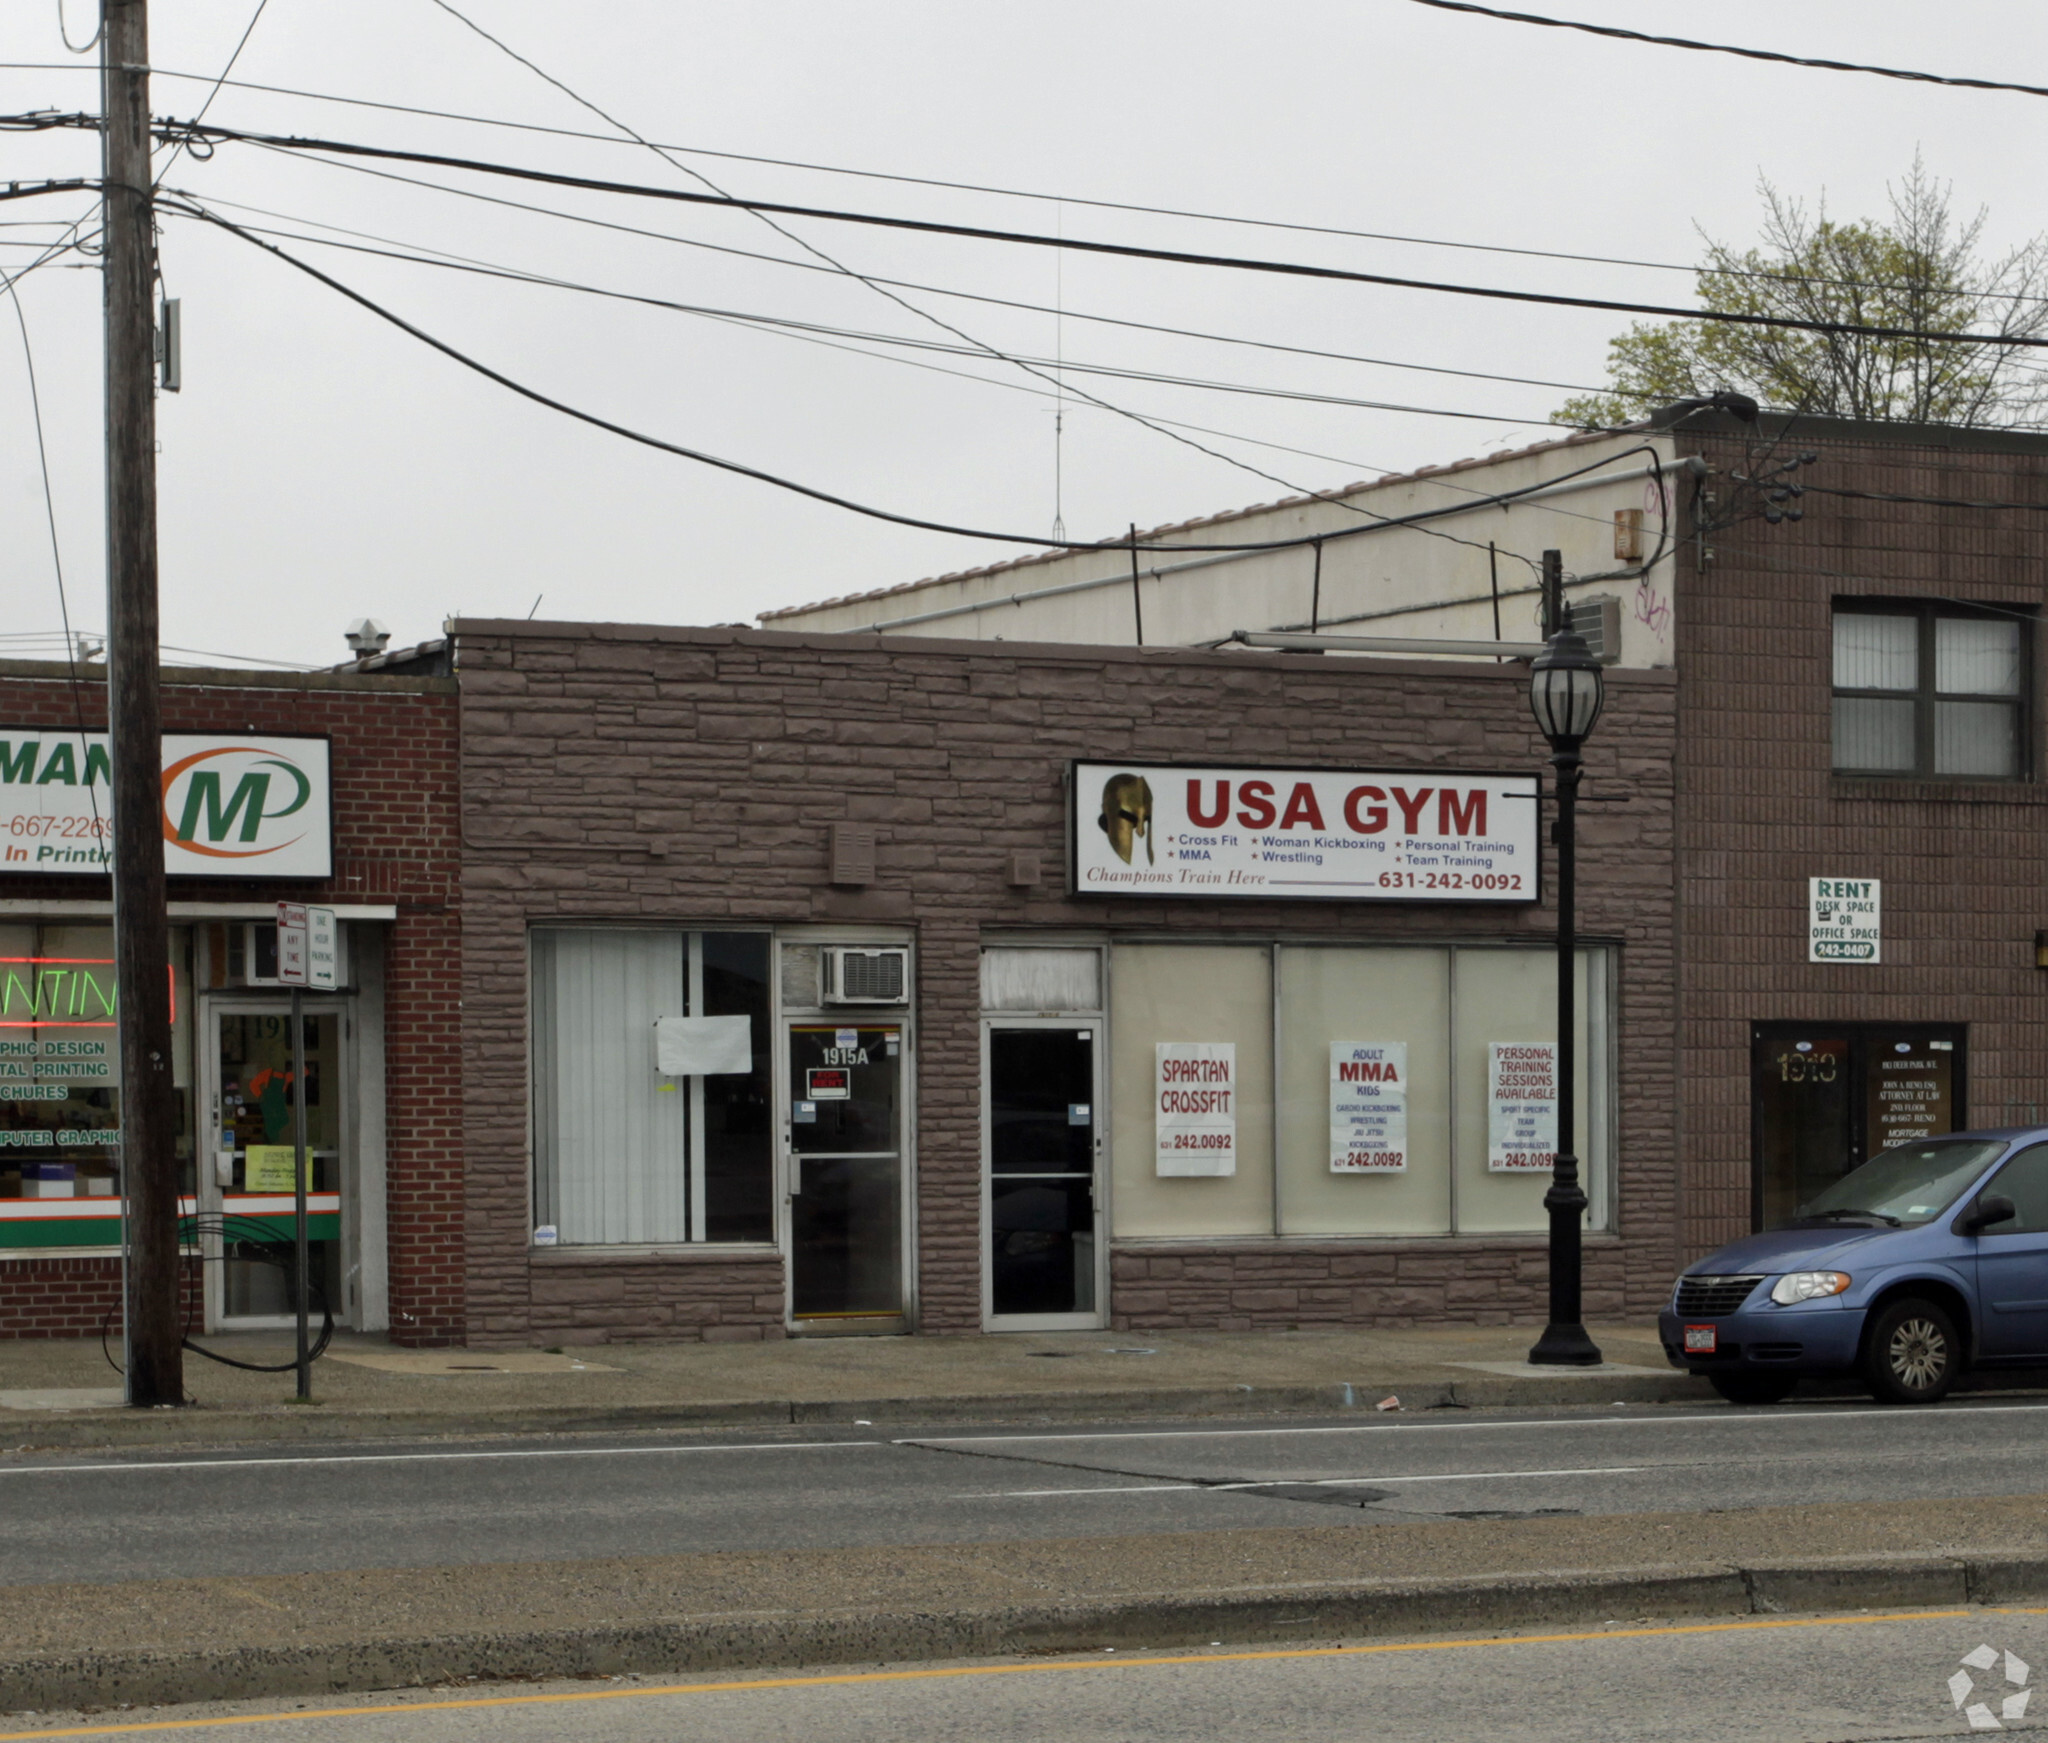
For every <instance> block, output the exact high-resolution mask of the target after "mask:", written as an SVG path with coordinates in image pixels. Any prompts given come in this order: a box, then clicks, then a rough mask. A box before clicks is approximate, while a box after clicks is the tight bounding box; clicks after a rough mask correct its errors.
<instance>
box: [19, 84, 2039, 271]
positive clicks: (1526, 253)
mask: <svg viewBox="0 0 2048 1743" xmlns="http://www.w3.org/2000/svg"><path fill="white" fill-rule="evenodd" d="M0 68H8V69H18V70H22V71H30V72H37V71H42V72H75V71H79V70H81V69H78V68H75V67H69V66H66V65H64V64H63V63H61V62H57V61H0ZM150 72H151V75H152V76H153V77H155V78H161V79H182V80H187V81H191V82H194V83H198V84H223V85H226V86H227V87H228V88H229V89H230V90H238V91H261V92H264V93H266V94H270V95H275V96H282V97H301V98H304V99H306V100H307V101H309V102H315V103H336V104H342V105H345V106H348V107H351V108H359V109H376V110H381V111H385V112H387V113H391V114H396V115H417V116H420V117H422V118H424V119H428V120H434V121H457V122H462V123H464V124H466V125H469V126H474V127H498V128H504V129H507V130H510V131H514V132H520V133H537V134H544V135H547V136H549V137H551V138H556V139H576V140H585V141H588V142H590V143H592V144H596V145H637V144H639V143H640V142H639V141H638V140H637V139H622V138H620V137H619V136H618V135H616V134H610V133H592V132H589V131H587V130H586V129H583V128H579V127H549V126H546V125H543V124H542V123H540V122H536V121H512V120H508V119H506V118H505V117H503V116H497V115H475V114H469V113H467V112H465V111H462V110H456V109H429V108H423V107H421V106H419V105H418V104H413V103H388V102H380V101H378V100H376V99H374V98H370V97H344V96H341V95H339V94H337V93H335V92H331V91H308V90H303V89H301V88H299V87H297V86H293V85H269V84H262V83H258V82H255V81H252V80H248V79H216V78H215V77H214V75H212V74H211V73H181V72H173V71H172V70H171V69H169V68H168V67H152V68H151V69H150ZM650 148H651V149H653V150H657V151H662V152H676V153H679V154H681V155H682V156H685V157H711V158H717V159H719V160H720V161H722V162H728V163H750V164H759V165H762V166H763V167H765V168H770V169H793V170H801V171H804V172H805V173H807V174H813V175H832V176H851V177H855V178H858V179H860V180H864V181H881V182H895V183H899V184H901V185H903V186H905V187H920V188H937V189H941V190H944V191H947V192H953V193H970V194H993V195H995V196H997V197H998V198H1002V199H1011V200H1036V201H1041V202H1044V203H1046V204H1057V205H1069V206H1086V207H1090V208H1092V209H1094V210H1096V211H1103V212H1131V213H1136V214H1139V215H1141V216H1145V217H1155V218H1186V219H1190V220H1192V221H1194V222H1196V223H1202V224H1235V225H1241V226H1244V227H1246V228H1250V229H1260V230H1286V231H1292V232H1294V233H1296V234H1299V235H1304V236H1335V237H1341V238H1345V239H1347V240H1352V241H1360V242H1392V243H1396V244H1398V245H1400V246H1402V247H1409V248H1452V249H1459V250H1463V251H1466V252H1469V253H1475V254H1507V255H1514V256H1516V257H1518V258H1521V259H1527V260H1561V261H1565V262H1568V263H1571V264H1575V265H1582V266H1620V267H1627V268H1631V269H1635V270H1640V271H1644V272H1683V273H1691V274H1694V275H1697V274H1699V273H1702V272H1709V273H1711V274H1712V275H1713V276H1715V277H1717V278H1733V279H1755V280H1758V281H1760V282H1764V283H1770V284H1788V285H1822V286H1831V287H1835V288H1838V289H1843V290H1882V289H1885V288H1887V287H1885V286H1884V285H1882V284H1878V283H1876V282H1874V281H1872V280H1868V279H1855V278H1828V277H1823V276H1819V275H1809V274H1805V273H1789V272H1759V271H1755V270H1753V269H1750V268H1744V267H1701V266H1699V265H1698V264H1696V263H1694V264H1687V263H1684V262H1681V261H1675V260H1638V259H1635V258H1633V257H1632V256H1628V255H1612V254H1577V253H1572V252H1570V251H1567V250H1561V249H1551V248H1518V247H1516V246H1514V245H1513V244H1510V243H1503V242H1465V241H1460V240H1458V239H1456V238H1452V237H1442V236H1405V235H1402V234H1400V233H1398V232H1396V231H1389V230H1353V229H1348V228H1346V227H1344V226H1342V225H1335V224H1304V223H1300V222H1295V221H1291V220H1287V219H1281V218H1250V217H1245V216H1244V215H1242V214H1240V213H1233V212H1200V211H1196V210H1193V209H1192V208H1189V207H1184V206H1150V205H1145V204H1143V203H1141V202H1138V201H1132V200H1103V199H1091V198H1088V197H1086V196H1084V195H1079V194H1060V193H1047V192H1045V191H1044V190H1042V189H1034V188H1008V187H1002V186H1000V185H998V184H994V183H989V182H962V181H952V180H948V179H947V178H945V177H942V176H917V175H908V174H904V173H902V172H900V171H892V170H877V169H858V168H855V167H853V166H851V165H847V164H831V163H813V162H811V161H809V160H807V159H803V158H788V157H766V156H763V155H761V154H760V153H758V152H746V151H721V150H718V149H717V148H715V147H712V146H708V145H675V144H663V143H659V142H650ZM877 282H879V283H888V282H892V281H889V280H877ZM1978 294H1979V295H1982V296H1985V297H1989V298H1992V299H1995V300H2001V301H2008V302H2041V301H2044V300H2048V299H2044V298H2041V297H2031V296H2028V295H2026V294H2025V293H2023V292H2019V291H1984V292H1980V293H1978Z"/></svg>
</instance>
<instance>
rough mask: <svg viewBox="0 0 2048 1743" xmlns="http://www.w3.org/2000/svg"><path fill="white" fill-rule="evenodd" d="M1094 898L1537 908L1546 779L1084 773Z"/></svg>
mask: <svg viewBox="0 0 2048 1743" xmlns="http://www.w3.org/2000/svg"><path fill="white" fill-rule="evenodd" d="M1071 803H1072V815H1071V818H1070V820H1069V829H1070V834H1071V839H1072V841H1073V854H1074V871H1073V875H1074V890H1075V892H1076V893H1077V894H1079V895H1083V896H1181V897H1187V896H1201V897H1215V896H1250V897H1254V898H1258V897H1263V898H1266V899H1268V900H1271V899H1274V898H1280V899H1292V900H1296V901H1321V902H1328V901H1345V902H1359V901H1374V902H1533V901H1535V900H1536V899H1537V896H1538V894H1539V893H1540V892H1539V891H1538V888H1537V881H1536V873H1537V865H1538V859H1539V855H1538V852H1537V820H1536V778H1535V777H1534V776H1533V775H1472V774H1458V773H1454V772H1451V771H1448V770H1430V771H1427V772H1423V773H1415V772H1410V773H1407V774H1401V773H1387V772H1385V771H1375V770H1370V769H1298V768H1258V767H1252V768H1242V767H1240V768H1209V767H1196V766H1187V765H1166V764H1158V763H1096V762H1077V763H1075V764H1074V765H1073V775H1072V781H1071Z"/></svg>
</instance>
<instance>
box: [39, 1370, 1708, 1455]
mask: <svg viewBox="0 0 2048 1743" xmlns="http://www.w3.org/2000/svg"><path fill="white" fill-rule="evenodd" d="M1390 1393H1392V1394H1397V1395H1398V1396H1399V1397H1400V1399H1401V1403H1402V1407H1403V1408H1404V1409H1405V1410H1409V1411H1418V1410H1440V1409H1446V1408H1456V1407H1460V1406H1462V1407H1467V1408H1471V1409H1499V1408H1512V1407H1517V1406H1520V1407H1530V1406H1560V1405H1606V1404H1616V1403H1626V1404H1696V1403H1702V1402H1705V1401H1706V1400H1707V1399H1709V1398H1711V1396H1712V1393H1711V1392H1710V1391H1709V1390H1708V1388H1707V1386H1706V1385H1705V1383H1704V1382H1702V1381H1699V1380H1694V1379H1691V1378H1689V1377H1688V1376H1686V1375H1683V1374H1677V1373H1674V1374H1671V1375H1669V1376H1665V1375H1661V1374H1660V1375H1656V1376H1650V1375H1642V1374H1617V1375H1613V1376H1611V1377H1609V1378H1606V1379H1601V1380H1571V1381H1553V1380H1522V1379H1510V1378H1505V1377H1501V1378H1495V1377H1490V1376H1481V1375H1475V1376H1473V1377H1472V1378H1470V1379H1458V1380H1449V1381H1445V1380H1428V1381H1403V1380H1361V1381H1356V1382H1340V1383H1336V1384H1332V1385H1324V1386H1186V1387H1156V1388H1144V1389H1126V1390H1118V1391H1100V1392H1096V1391H1062V1392H986V1393H964V1394H957V1395H939V1396H931V1397H902V1398H826V1399H760V1400H735V1401H733V1402H730V1403H717V1404H594V1405H584V1404H538V1405H529V1406H521V1407H519V1408H516V1409H515V1408H505V1409H477V1410H350V1411H338V1410H337V1411H331V1412H330V1411H328V1410H326V1409H324V1408H321V1407H318V1406H316V1407H314V1408H311V1409H305V1408H297V1407H287V1406H284V1405H277V1406H272V1407H269V1408H265V1409H260V1410H215V1409H206V1408H196V1407H195V1408H192V1409H187V1410H164V1411H146V1412H145V1411H129V1410H95V1411H90V1412H87V1411H74V1412H68V1413H58V1412H50V1413H41V1412H33V1411H21V1412H15V1411H0V1447H6V1446H19V1447H23V1448H27V1447H63V1448H72V1449H87V1448H114V1447H196V1446H233V1445H240V1444H250V1443H261V1442H268V1441H352V1440H404V1439H429V1438H433V1437H436V1436H442V1435H469V1434H534V1433H550V1432H553V1433H567V1432H583V1433H595V1432H614V1433H625V1432H633V1431H638V1430H647V1429H662V1428H763V1427H768V1426H781V1427H789V1426H792V1425H796V1426H801V1425H804V1424H828V1423H829V1424H841V1425H844V1424H847V1423H853V1422H864V1423H885V1422H886V1423H895V1424H902V1423H940V1422H945V1423H960V1422H1016V1421H1037V1420H1046V1421H1060V1422H1068V1421H1087V1420H1091V1419H1100V1418H1105V1417H1123V1416H1136V1417H1150V1416H1245V1415H1261V1414H1273V1415H1278V1414H1287V1413H1292V1414H1306V1413H1315V1414H1322V1415H1341V1414H1343V1413H1344V1412H1346V1411H1353V1410H1356V1411H1366V1412H1370V1411H1371V1410H1372V1409H1373V1408H1374V1406H1375V1405H1376V1404H1377V1403H1378V1401H1379V1400H1380V1399H1382V1398H1384V1397H1386V1396H1388V1395H1389V1394H1390Z"/></svg>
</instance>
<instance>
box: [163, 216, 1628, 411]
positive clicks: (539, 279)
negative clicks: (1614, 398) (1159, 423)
mask: <svg viewBox="0 0 2048 1743" xmlns="http://www.w3.org/2000/svg"><path fill="white" fill-rule="evenodd" d="M183 197H184V198H186V199H190V200H194V201H195V202H198V203H204V204H209V205H212V204H219V205H232V204H234V203H235V202H232V201H202V200H201V198H200V196H198V195H195V194H192V193H190V192H188V191H186V192H183ZM249 228H250V230H251V231H252V232H253V233H255V234H257V235H261V236H274V237H277V238H279V239H280V240H284V241H295V242H310V243H313V244H314V245H316V246H318V247H322V248H338V249H346V250H348V251H349V252H351V253H356V254H365V255H371V256H374V257H377V258H380V259H385V260H399V261H405V262H408V263H410V264H412V265H416V266H432V267H437V268H440V269H442V270H444V271H452V272H463V273H470V274H474V275H476V276H478V277H483V278H496V279H504V280H507V281H508V282H511V283H515V284H531V285H539V286H542V287H545V288H548V289H553V290H567V291H575V292H578V293H580V294H583V295H587V296H596V297H603V298H607V299H610V300H613V301H618V302H628V303H636V304H639V305H641V306H643V307H647V308H656V309H667V310H670V311H673V312H675V313H678V314H686V315H701V316H704V317H706V318H708V319H710V320H715V321H725V322H730V323H734V324H737V325H741V326H748V327H766V328H778V329H785V330H788V331H790V332H793V333H802V334H814V335H818V336H822V337H830V338H835V339H851V340H864V341H866V342H867V343H869V344H874V345H887V346H893V347H901V348H905V349H909V350H915V351H935V352H939V353H941V354H943V355H946V356H952V357H984V358H985V357H987V355H988V353H987V352H985V351H983V350H982V349H980V348H979V347H977V346H970V345H950V344H946V343H944V342H943V341H940V340H936V339H912V338H908V337H905V336H902V335H899V334H893V333H876V332H870V331H864V330H862V329H859V328H847V327H834V326H828V325H826V324H824V323H822V322H816V321H802V320H797V319H795V318H794V317H791V316H783V315H763V314H755V313H751V312H749V311H747V310H742V309H724V308H717V307H714V306H710V305H706V304H700V303H684V302H676V301H674V300H672V299H670V298H667V297H657V296H650V295H647V294H645V293H644V292H639V291H626V290H615V289H612V288H610V287H608V286H604V285H593V284H587V283H583V282H581V281H578V280H575V279H566V278H560V277H557V276H555V275H553V274H551V273H539V272H531V271H525V270H522V269H520V268H516V267H507V266H500V265H495V264H492V263H490V262H487V261H480V260H476V259H473V258H468V257H464V256H460V255H452V254H448V253H446V252H445V251H442V250H434V251H431V252H428V253H409V252H407V251H405V250H404V249H403V248H380V247H374V246H371V245H369V244H368V243H366V242H342V241H336V240H334V239H333V238H331V237H325V236H310V235H303V234H298V233H295V232H291V231H278V230H272V229H269V228H267V227H265V226H262V225H251V226H249ZM865 354H866V355H874V353H872V352H869V353H865ZM1009 355H1011V356H1013V357H1020V358H1021V359H1022V360H1023V361H1024V362H1026V363H1030V364H1034V365H1041V366H1045V367H1058V368H1060V369H1065V370H1072V371H1078V372H1079V373H1081V374H1083V375H1098V376H1105V377H1110V378H1113V379H1116V380H1119V381H1142V382H1146V383H1148V384H1152V385H1156V386H1164V387H1180V388H1191V389H1197V390H1201V391H1204V392H1212V393H1231V394H1245V395H1251V396H1254V397H1258V398H1265V399H1283V400H1294V401H1300V402H1303V403H1306V404H1313V405H1329V406H1339V407H1343V408H1345V409H1349V410H1361V411H1390V412H1409V413H1414V414H1416V415H1418V416H1423V417H1444V418H1463V419H1467V420H1470V421H1472V422H1477V423H1492V424H1528V425H1530V426H1532V427H1535V428H1542V429H1549V428H1553V427H1554V426H1553V425H1552V424H1551V422H1550V420H1549V419H1548V418H1540V417H1536V418H1532V417H1523V416H1519V415H1514V414H1509V413H1505V412H1474V411H1458V410H1453V409H1451V408H1449V407H1444V406H1414V405H1401V404H1397V403H1394V402H1392V401H1387V400H1369V399H1355V398H1348V397H1346V396H1343V395H1340V394H1323V393H1310V392H1307V391H1305V390H1302V389H1296V388H1283V387H1266V386H1261V385H1258V384H1256V383H1249V382H1233V381H1209V380H1204V379H1202V378H1200V377H1196V376H1187V375H1170V374H1167V373H1165V372H1162V371H1157V370H1144V369H1133V368H1128V367H1124V366H1121V365H1116V364H1101V363H1077V362H1074V361H1072V360H1071V359H1068V360H1064V361H1059V362H1057V363H1055V360H1053V359H1049V358H1043V357H1030V356H1026V355H1024V354H1022V353H1015V352H1013V353H1009ZM968 379H972V380H987V379H988V378H987V377H985V376H974V377H969V378H968ZM1589 391H1590V390H1589Z"/></svg>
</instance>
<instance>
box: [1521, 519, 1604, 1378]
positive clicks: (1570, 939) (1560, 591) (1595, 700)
mask: <svg viewBox="0 0 2048 1743" xmlns="http://www.w3.org/2000/svg"><path fill="white" fill-rule="evenodd" d="M1543 581H1544V594H1545V598H1546V599H1547V601H1548V618H1549V622H1548V628H1549V630H1550V634H1549V637H1548V638H1547V641H1546V643H1545V646H1544V649H1543V652H1542V653H1540V654H1538V655H1537V656H1536V658H1535V659H1534V660H1533V661H1531V662H1530V665H1529V708H1530V712H1532V713H1533V714H1534V715H1535V716H1536V726H1537V730H1538V731H1540V732H1541V733H1542V734H1543V736H1544V737H1545V738H1546V739H1548V740H1549V741H1550V764H1551V767H1552V768H1554V769H1555V770H1556V771H1557V780H1556V786H1557V823H1556V840H1557V1083H1556V1095H1557V1100H1556V1103H1555V1106H1556V1108H1557V1150H1556V1152H1555V1154H1554V1155H1553V1156H1552V1158H1551V1176H1550V1190H1549V1191H1548V1192H1546V1193H1545V1194H1544V1195H1543V1208H1544V1210H1545V1211H1546V1212H1547V1213H1548V1214H1549V1217H1550V1322H1549V1324H1547V1325H1546V1326H1545V1327H1544V1328H1543V1335H1542V1336H1541V1337H1540V1338H1538V1339H1537V1340H1536V1345H1535V1347H1534V1348H1533V1349H1531V1350H1530V1352H1529V1360H1530V1361H1531V1362H1532V1363H1541V1364H1544V1365H1546V1366H1552V1367H1595V1366H1598V1364H1599V1362H1600V1360H1601V1355H1600V1349H1599V1346H1598V1345H1597V1344H1595V1343H1594V1342H1593V1340H1592V1339H1591V1338H1590V1337H1588V1336H1587V1335H1586V1328H1585V1326H1584V1325H1583V1324H1582V1323H1581V1321H1580V1312H1581V1310H1580V1305H1579V1297H1580V1286H1579V1285H1580V1233H1581V1229H1582V1227H1583V1224H1584V1221H1585V1215H1586V1189H1585V1188H1584V1187H1583V1186H1581V1185H1580V1184H1579V1158H1578V1155H1577V1133H1576V1130H1575V1126H1576V1108H1575V1106H1574V1103H1575V1100H1576V1097H1575V1096H1574V1094H1573V1089H1574V1081H1573V1078H1574V1072H1575V1071H1576V1068H1577V1064H1578V1061H1577V1058H1576V1054H1577V1051H1578V1049H1577V1047H1576V1045H1575V1042H1576V1035H1577V1023H1578V1012H1577V1008H1576V1006H1577V1000H1576V996H1575V995H1576V992H1577V980H1578V974H1577V970H1578V963H1577V955H1578V938H1577V917H1576V915H1575V913H1574V911H1573V907H1574V899H1575V893H1576V892H1575V888H1574V884H1575V878H1576V874H1577V871H1578V866H1577V863H1576V861H1577V845H1578V844H1577V837H1576V822H1577V806H1578V797H1579V774H1580V768H1581V765H1580V760H1579V750H1580V747H1581V746H1582V745H1584V743H1585V742H1586V735H1587V734H1588V733H1590V732H1591V731H1592V730H1593V723H1594V722H1595V721H1596V720H1598V719H1599V718H1600V703H1601V688H1602V686H1601V677H1600V662H1599V661H1598V660H1597V659H1596V658H1595V657H1594V655H1593V650H1592V649H1591V648H1590V647H1588V646H1587V645H1586V638H1585V637H1584V636H1582V635H1580V634H1579V633H1578V632H1577V631H1576V630H1574V629H1573V628H1572V627H1571V621H1570V618H1569V617H1568V616H1567V614H1566V612H1565V606H1564V580H1563V568H1562V563H1561V560H1560V558H1559V555H1558V553H1557V552H1556V551H1545V552H1544V553H1543Z"/></svg>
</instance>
